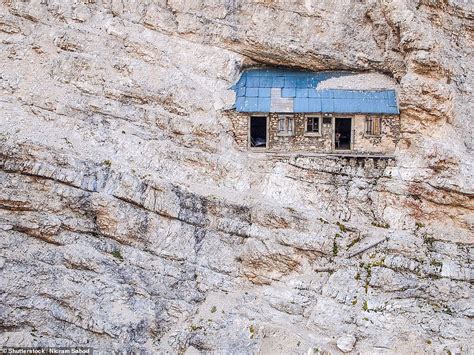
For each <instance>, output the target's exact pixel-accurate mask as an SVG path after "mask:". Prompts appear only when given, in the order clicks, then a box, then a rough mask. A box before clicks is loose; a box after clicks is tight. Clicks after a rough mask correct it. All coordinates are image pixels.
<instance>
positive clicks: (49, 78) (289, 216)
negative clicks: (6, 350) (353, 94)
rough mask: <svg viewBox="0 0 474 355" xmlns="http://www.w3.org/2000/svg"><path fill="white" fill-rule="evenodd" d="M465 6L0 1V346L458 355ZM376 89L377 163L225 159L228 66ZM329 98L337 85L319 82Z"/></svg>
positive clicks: (466, 234)
mask: <svg viewBox="0 0 474 355" xmlns="http://www.w3.org/2000/svg"><path fill="white" fill-rule="evenodd" d="M472 21H473V9H472V5H470V4H469V3H468V2H465V1H460V0H455V1H449V2H434V1H424V0H420V1H410V2H405V1H386V2H380V1H367V2H364V3H359V2H345V3H344V4H343V5H341V4H340V3H337V2H329V1H323V2H320V1H311V0H308V1H301V2H298V1H295V2H291V3H289V2H280V1H253V2H244V1H219V0H216V1H198V0H192V1H181V0H168V1H153V2H150V1H123V0H122V1H115V0H109V1H106V0H105V1H100V0H96V1H73V0H68V1H54V0H48V1H40V0H31V1H20V0H17V1H15V0H7V1H3V2H2V3H1V5H0V46H1V51H0V63H1V65H0V93H1V94H0V117H1V119H0V170H1V171H0V182H1V185H0V243H1V249H0V250H1V254H0V255H1V257H0V270H1V271H0V272H1V275H0V276H1V278H0V280H1V282H0V285H1V287H0V292H1V293H0V298H1V302H0V330H1V334H0V342H1V344H2V345H3V346H16V345H24V346H40V345H50V346H51V345H56V346H67V345H86V346H91V347H93V348H95V349H102V350H109V351H110V350H128V351H144V352H149V353H156V352H159V351H164V352H172V353H175V352H192V351H195V350H200V351H218V352H219V351H221V352H223V351H229V352H231V351H232V352H238V353H256V352H261V353H272V354H274V353H288V352H294V353H303V352H304V353H307V352H308V350H309V351H310V352H313V353H317V352H324V351H327V352H331V353H337V352H341V351H351V350H352V351H354V352H368V353H375V352H377V353H394V352H395V353H407V352H419V353H425V352H426V353H442V352H445V353H448V352H450V353H452V354H454V353H469V352H472V348H471V341H470V340H471V339H472V329H471V323H472V317H473V311H472V309H473V308H472V286H471V283H470V281H471V279H472V266H471V265H472V243H473V239H472V223H473V219H472V216H473V213H472V212H473V202H472V201H473V200H472V193H473V187H472V181H473V179H472V177H473V174H472V172H473V161H472V118H471V108H472V84H473V76H472V69H471V67H472V65H471V62H472V55H473V53H472V48H473V46H472V30H473V26H472ZM261 64H265V65H284V66H292V67H298V68H303V69H310V70H333V69H340V70H353V71H369V72H374V73H383V74H385V75H388V76H389V77H392V78H393V80H395V81H396V82H397V86H398V88H399V94H400V109H401V116H400V117H401V125H402V131H401V134H402V140H401V141H400V142H399V144H398V148H397V151H396V152H395V160H389V161H381V162H374V161H373V160H370V159H369V160H365V159H355V158H353V159H338V158H331V159H324V158H321V157H319V158H318V157H313V158H310V157H299V156H295V157H285V158H282V157H277V158H275V157H272V156H268V157H265V156H262V155H253V154H248V153H247V152H244V151H241V150H239V148H238V146H237V144H236V143H235V140H234V137H233V134H232V122H231V120H230V119H229V117H227V116H226V115H225V112H226V111H227V110H229V109H230V108H231V107H232V104H233V100H234V94H233V91H232V90H231V89H230V87H231V85H232V84H233V83H235V81H236V80H237V79H238V76H239V73H240V71H241V70H242V69H243V68H246V67H249V66H256V65H261ZM336 84H337V83H336Z"/></svg>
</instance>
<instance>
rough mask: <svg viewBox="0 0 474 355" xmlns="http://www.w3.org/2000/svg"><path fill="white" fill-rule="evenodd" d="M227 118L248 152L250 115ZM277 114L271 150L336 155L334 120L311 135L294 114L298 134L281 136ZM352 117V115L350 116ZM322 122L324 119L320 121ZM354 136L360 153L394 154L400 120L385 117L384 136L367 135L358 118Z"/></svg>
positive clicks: (271, 127) (273, 120) (272, 118)
mask: <svg viewBox="0 0 474 355" xmlns="http://www.w3.org/2000/svg"><path fill="white" fill-rule="evenodd" d="M226 115H227V117H228V118H229V119H230V120H231V122H232V129H233V135H234V139H235V141H236V143H237V145H238V146H239V147H240V148H241V149H242V150H246V149H248V129H249V128H248V119H249V115H248V114H246V113H239V112H235V111H229V112H228V113H226ZM278 116H279V114H277V113H271V114H269V122H268V137H267V139H268V142H267V144H268V146H267V149H268V151H274V152H311V153H325V152H333V151H334V149H333V144H334V143H333V132H334V128H333V127H334V119H333V120H332V123H331V124H324V123H322V122H321V134H320V135H309V134H307V133H306V132H305V130H306V128H305V127H306V118H305V115H304V114H299V113H298V114H293V117H294V125H295V133H294V134H293V135H291V136H284V135H279V134H278V120H279V119H278ZM348 117H350V115H349V116H348ZM320 119H321V120H322V117H321V118H320ZM353 125H354V137H353V151H354V152H360V153H385V154H390V153H393V151H394V150H395V147H396V145H397V143H398V141H399V140H400V117H399V116H387V117H383V118H382V134H381V135H380V136H367V135H366V134H365V115H355V116H354V120H353Z"/></svg>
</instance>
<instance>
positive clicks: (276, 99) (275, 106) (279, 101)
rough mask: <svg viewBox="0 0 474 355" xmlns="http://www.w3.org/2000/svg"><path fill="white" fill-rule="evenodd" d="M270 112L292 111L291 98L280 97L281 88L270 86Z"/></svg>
mask: <svg viewBox="0 0 474 355" xmlns="http://www.w3.org/2000/svg"><path fill="white" fill-rule="evenodd" d="M270 111H271V112H293V99H292V98H286V97H281V88H272V91H271V108H270Z"/></svg>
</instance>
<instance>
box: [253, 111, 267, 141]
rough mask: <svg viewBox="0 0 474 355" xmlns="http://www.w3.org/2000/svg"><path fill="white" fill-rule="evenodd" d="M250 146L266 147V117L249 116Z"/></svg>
mask: <svg viewBox="0 0 474 355" xmlns="http://www.w3.org/2000/svg"><path fill="white" fill-rule="evenodd" d="M250 146H251V147H258V148H266V147H267V118H266V117H250Z"/></svg>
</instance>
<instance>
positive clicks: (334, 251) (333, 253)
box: [332, 238, 339, 256]
mask: <svg viewBox="0 0 474 355" xmlns="http://www.w3.org/2000/svg"><path fill="white" fill-rule="evenodd" d="M338 252H339V247H338V245H337V241H336V238H334V241H333V243H332V255H333V256H337V253H338Z"/></svg>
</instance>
